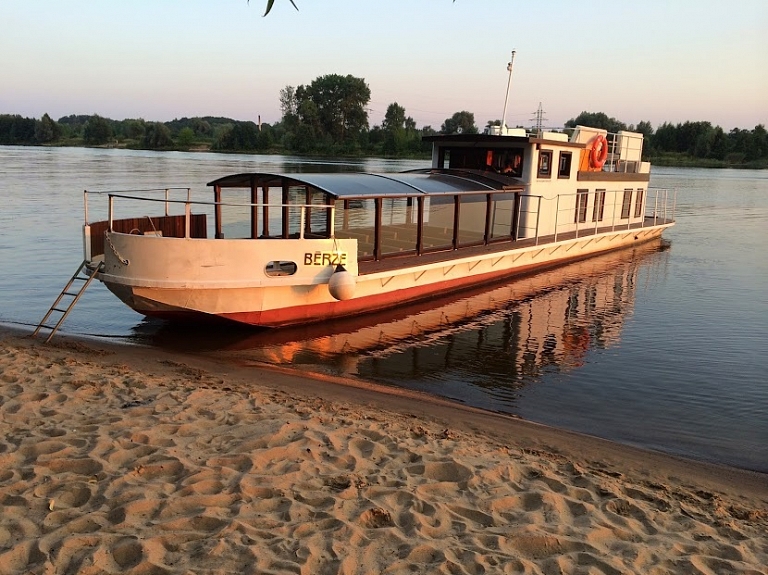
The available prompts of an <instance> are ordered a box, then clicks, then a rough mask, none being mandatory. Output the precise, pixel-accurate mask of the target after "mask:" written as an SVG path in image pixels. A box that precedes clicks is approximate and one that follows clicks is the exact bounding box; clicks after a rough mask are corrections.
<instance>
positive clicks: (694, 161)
mask: <svg viewBox="0 0 768 575" xmlns="http://www.w3.org/2000/svg"><path fill="white" fill-rule="evenodd" d="M14 145H27V144H14ZM29 146H30V147H46V148H93V149H119V150H145V151H151V152H192V153H212V154H253V155H265V156H270V155H286V156H295V157H312V158H328V159H334V158H335V159H338V158H340V157H342V158H350V159H361V158H377V157H379V156H368V155H364V154H361V155H350V156H340V155H338V154H328V155H324V154H304V155H302V154H299V153H297V152H294V151H290V150H282V149H278V148H272V149H269V150H258V151H255V150H213V149H211V146H210V145H207V144H206V145H203V144H201V145H196V146H190V147H185V148H179V147H174V148H162V149H149V148H141V147H138V146H133V145H131V144H128V143H125V142H118V143H116V144H103V145H99V146H86V145H84V144H82V143H81V142H73V143H59V144H56V145H42V146H33V145H31V144H30V145H29ZM381 157H382V158H383V159H390V160H391V159H398V160H424V161H425V162H428V161H429V160H430V157H431V156H430V155H429V154H426V153H425V154H421V155H406V156H381ZM648 161H649V162H650V163H651V165H653V166H657V167H668V168H711V169H734V170H766V169H768V162H754V163H749V164H730V163H727V162H724V161H721V160H710V159H705V158H695V157H693V156H686V155H670V154H667V155H663V156H652V157H650V158H649V159H648Z"/></svg>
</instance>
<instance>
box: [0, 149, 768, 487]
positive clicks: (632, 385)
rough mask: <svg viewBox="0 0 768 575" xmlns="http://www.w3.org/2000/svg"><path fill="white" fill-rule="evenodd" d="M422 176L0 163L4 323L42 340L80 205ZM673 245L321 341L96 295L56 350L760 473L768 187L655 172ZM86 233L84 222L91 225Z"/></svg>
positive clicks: (172, 162)
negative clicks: (457, 416)
mask: <svg viewBox="0 0 768 575" xmlns="http://www.w3.org/2000/svg"><path fill="white" fill-rule="evenodd" d="M425 166H426V163H425V162H421V161H387V160H359V161H339V162H329V161H327V160H317V161H314V160H312V159H307V158H295V157H287V156H252V155H218V154H195V153H176V152H171V153H156V152H148V151H128V150H103V149H83V148H25V147H2V146H0V197H1V198H2V207H0V322H2V323H5V324H8V325H14V326H17V327H18V326H24V327H27V328H32V327H34V326H35V325H36V324H37V322H38V321H39V320H40V319H41V318H42V316H43V314H44V313H45V312H46V310H47V309H48V307H49V306H50V304H51V303H52V302H53V300H54V298H55V297H56V296H57V295H58V293H59V291H60V290H61V288H62V287H63V286H64V284H65V283H66V281H67V280H68V278H69V277H70V276H71V275H72V273H73V272H74V271H75V268H76V267H77V265H78V264H79V262H80V261H81V260H82V240H81V226H82V224H83V197H82V196H83V194H82V192H83V190H84V189H88V190H116V189H127V188H131V189H135V188H154V187H171V186H182V187H191V188H192V190H193V193H194V194H197V195H199V197H203V198H205V199H209V198H208V194H209V193H210V192H209V188H207V187H206V185H205V184H206V183H207V182H209V181H211V180H213V179H215V178H218V177H221V176H224V175H227V174H232V173H237V172H246V171H271V172H273V171H277V172H280V171H399V170H404V169H410V168H418V167H425ZM651 186H655V187H668V188H677V191H678V192H677V198H678V203H677V225H676V226H675V227H673V228H671V229H669V230H667V231H666V232H665V234H664V239H665V241H664V242H662V243H661V244H657V245H649V246H646V247H644V248H642V249H630V250H626V251H622V252H616V253H612V254H609V255H605V256H600V257H597V258H592V259H590V260H587V261H585V262H581V263H577V264H572V265H568V266H564V267H562V268H559V269H556V270H550V271H547V272H542V273H539V274H534V275H530V276H526V277H524V278H521V279H518V280H516V281H513V282H508V283H506V284H504V283H502V284H495V285H492V286H487V287H486V288H484V289H483V290H477V291H475V292H471V293H462V294H461V295H460V296H456V297H453V298H451V297H448V298H445V299H442V300H439V301H434V302H430V303H429V304H422V305H419V306H412V307H406V308H401V309H398V310H396V311H392V312H387V313H383V314H377V315H375V316H370V317H365V318H358V319H355V320H348V321H345V322H337V323H334V324H326V325H323V326H322V327H321V328H320V327H307V328H297V329H290V330H278V331H273V332H265V331H260V330H252V329H228V330H217V331H215V332H212V331H211V330H210V329H206V330H205V331H200V332H195V331H194V330H191V331H190V330H189V329H183V330H180V329H178V328H175V327H174V326H172V325H168V324H165V323H163V322H159V321H154V320H153V321H150V320H145V319H143V318H142V317H141V316H140V315H138V314H136V313H135V312H133V311H132V310H130V309H128V308H127V307H125V306H124V305H123V304H122V303H120V302H119V301H118V300H117V299H116V298H114V296H112V295H111V294H110V293H109V292H108V291H107V290H106V289H105V288H104V287H103V286H101V285H97V286H96V287H92V288H90V289H89V290H88V291H87V292H86V294H85V296H84V297H83V299H82V300H81V302H80V303H78V305H77V306H76V307H75V309H74V311H73V312H72V314H71V315H70V316H69V317H68V318H67V321H66V323H65V324H64V326H63V328H62V332H65V333H73V334H79V335H87V336H91V337H98V338H110V339H113V340H114V339H117V340H120V341H124V342H125V343H127V344H133V343H140V344H145V345H151V346H156V347H161V348H164V349H168V350H170V351H175V352H194V353H198V354H209V355H212V356H215V357H216V358H218V359H224V360H226V361H231V362H237V363H238V364H242V365H260V364H262V363H263V362H268V363H275V364H283V365H291V366H294V367H296V368H298V369H303V370H309V371H320V372H323V373H330V374H338V375H346V376H353V377H360V378H364V379H368V380H374V381H378V382H380V383H383V384H387V385H393V386H401V387H406V388H410V389H416V390H421V391H426V392H429V393H432V394H436V395H440V396H443V397H447V398H450V399H454V400H457V401H460V402H463V403H466V404H469V405H473V406H477V407H482V408H485V409H489V410H494V411H499V412H505V413H511V414H515V415H518V416H520V417H523V418H525V419H530V420H533V421H538V422H541V423H546V424H549V425H553V426H557V427H562V428H567V429H572V430H576V431H580V432H584V433H588V434H592V435H596V436H599V437H603V438H606V439H610V440H614V441H619V442H623V443H628V444H632V445H639V446H643V447H648V448H652V449H657V450H660V451H665V452H668V453H673V454H679V455H683V456H687V457H692V458H696V459H701V460H707V461H714V462H719V463H723V464H727V465H733V466H737V467H743V468H747V469H753V470H758V471H763V472H768V359H766V356H768V173H766V172H765V171H742V170H704V169H679V168H675V169H673V168H654V169H653V174H652V178H651ZM91 219H95V218H94V217H91Z"/></svg>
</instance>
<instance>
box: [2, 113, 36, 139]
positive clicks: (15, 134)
mask: <svg viewBox="0 0 768 575" xmlns="http://www.w3.org/2000/svg"><path fill="white" fill-rule="evenodd" d="M34 141H35V120H34V119H32V118H22V117H21V116H19V115H10V114H2V115H0V144H3V145H14V144H31V143H33V142H34Z"/></svg>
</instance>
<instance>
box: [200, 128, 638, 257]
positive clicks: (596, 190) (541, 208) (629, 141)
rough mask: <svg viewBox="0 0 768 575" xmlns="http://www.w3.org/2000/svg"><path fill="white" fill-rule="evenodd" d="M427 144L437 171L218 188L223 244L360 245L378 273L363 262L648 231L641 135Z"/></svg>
mask: <svg viewBox="0 0 768 575" xmlns="http://www.w3.org/2000/svg"><path fill="white" fill-rule="evenodd" d="M497 131H498V130H497ZM606 136H608V137H607V138H606ZM425 139H426V140H427V141H431V142H432V143H433V155H432V167H431V168H425V169H420V170H413V171H409V172H402V173H391V174H369V173H343V174H338V173H318V174H290V175H289V174H264V173H244V174H235V175H231V176H226V177H223V178H219V179H217V180H214V181H213V182H210V184H209V185H210V186H212V187H213V188H214V195H215V216H214V220H215V237H216V238H229V239H232V238H251V239H277V238H283V239H291V238H294V239H295V238H302V239H304V238H306V239H312V238H314V239H321V238H351V239H356V240H357V245H358V254H357V256H358V257H357V259H358V262H360V264H361V272H364V271H365V270H366V269H375V270H379V269H381V268H382V265H378V266H371V265H369V264H366V262H383V261H385V260H389V259H391V258H395V257H398V258H401V257H406V256H419V257H423V256H429V259H430V260H436V259H439V258H440V257H444V258H447V257H451V258H454V257H459V256H458V254H455V253H453V254H446V253H444V252H454V251H456V250H468V249H470V248H474V251H477V249H478V248H480V249H483V250H486V251H487V250H493V249H509V248H510V246H509V244H510V243H514V242H523V241H526V243H530V242H539V241H542V240H544V239H545V238H546V239H547V240H548V241H556V240H557V238H558V236H559V237H560V238H562V239H565V237H566V235H567V234H576V235H578V234H582V235H583V234H585V233H589V232H591V233H596V232H597V231H599V230H605V229H606V228H611V229H615V228H616V226H624V227H627V228H630V227H633V226H642V225H643V222H644V219H645V207H646V206H645V203H646V200H647V194H646V189H647V184H648V181H649V179H650V166H649V164H648V163H646V162H642V161H641V156H640V154H641V150H642V134H634V133H628V132H621V133H619V134H612V135H608V134H606V133H605V131H601V130H597V129H593V128H585V127H582V126H579V127H577V128H576V129H575V130H574V131H573V134H572V135H571V136H570V137H569V136H568V135H567V134H561V133H550V132H544V133H542V134H537V135H527V134H526V133H525V131H524V130H508V131H507V133H505V134H503V135H502V134H499V133H486V134H471V135H463V134H462V135H449V136H445V135H438V136H431V137H427V138H425ZM595 141H600V142H602V146H603V147H602V148H601V149H599V150H596V149H595V145H594V144H593V142H595ZM236 189H239V190H240V192H239V193H240V194H241V195H239V196H237V195H235V196H234V199H235V200H236V201H235V203H234V204H233V203H232V202H233V193H234V194H237V192H235V190H236ZM502 244H505V245H502ZM437 253H443V256H436V255H434V254H437ZM468 253H469V252H468ZM393 265H400V264H393Z"/></svg>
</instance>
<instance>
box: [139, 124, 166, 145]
mask: <svg viewBox="0 0 768 575" xmlns="http://www.w3.org/2000/svg"><path fill="white" fill-rule="evenodd" d="M172 146H173V139H172V138H171V130H170V129H169V128H168V126H166V125H165V124H163V123H162V122H150V123H148V124H147V127H146V129H145V131H144V147H146V148H149V149H151V150H157V149H159V148H170V147H172Z"/></svg>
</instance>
